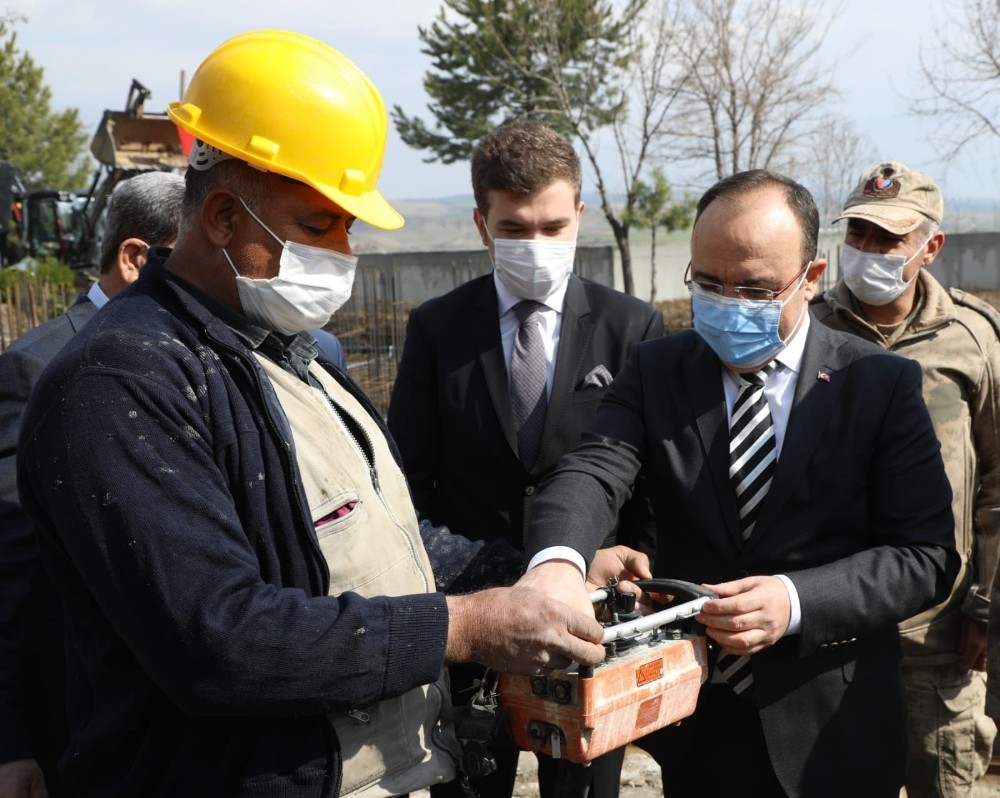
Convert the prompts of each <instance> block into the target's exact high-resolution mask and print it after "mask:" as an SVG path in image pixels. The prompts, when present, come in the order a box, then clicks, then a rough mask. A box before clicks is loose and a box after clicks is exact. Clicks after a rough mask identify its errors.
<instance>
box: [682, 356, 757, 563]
mask: <svg viewBox="0 0 1000 798" xmlns="http://www.w3.org/2000/svg"><path fill="white" fill-rule="evenodd" d="M694 347H695V348H694V352H693V353H692V356H691V357H690V358H688V360H687V363H686V364H685V368H684V372H685V373H684V388H685V390H686V391H687V395H688V399H689V401H690V403H691V412H692V415H693V416H694V419H695V424H696V426H697V428H698V436H699V437H700V438H701V445H702V448H703V450H704V454H705V462H706V463H708V468H709V471H710V473H711V475H712V481H713V483H714V484H715V492H716V496H715V500H716V502H717V504H718V506H719V510H720V511H721V512H722V515H723V517H724V518H725V521H726V534H727V536H728V537H729V538H730V540H731V542H732V543H735V544H736V545H737V546H742V545H743V540H742V537H741V536H740V519H739V513H738V511H737V509H736V495H735V493H734V492H733V486H732V484H731V483H730V481H729V424H728V422H727V419H726V397H725V394H724V393H723V390H722V365H721V364H720V363H719V359H718V358H717V357H716V356H715V353H714V352H713V351H712V350H711V349H710V348H709V347H708V345H707V344H706V343H705V342H704V341H703V340H702V339H701V338H700V337H699V338H698V339H697V341H696V342H695V344H694Z"/></svg>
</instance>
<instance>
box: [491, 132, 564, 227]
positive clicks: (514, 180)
mask: <svg viewBox="0 0 1000 798" xmlns="http://www.w3.org/2000/svg"><path fill="white" fill-rule="evenodd" d="M556 180H565V181H566V182H567V183H569V184H570V185H571V186H572V187H573V193H574V195H575V197H576V201H577V202H579V201H580V187H581V185H582V182H583V181H582V178H581V170H580V159H579V157H578V156H577V154H576V151H575V150H574V149H573V147H572V146H571V145H570V143H569V142H568V141H566V139H565V138H563V137H562V136H561V135H560V134H559V133H557V132H556V131H555V130H553V129H552V128H550V127H549V126H548V125H543V124H541V123H540V122H511V123H510V124H506V125H501V126H500V127H498V128H496V129H495V130H494V131H492V132H491V133H488V134H487V135H485V136H483V137H482V138H481V139H480V140H479V143H478V144H476V147H475V149H474V150H473V151H472V193H473V195H474V196H475V198H476V207H478V208H479V211H480V213H482V214H483V215H486V213H487V211H488V210H489V192H490V191H491V190H494V189H495V190H499V191H509V192H511V193H512V194H522V195H528V194H535V193H536V192H539V191H542V190H543V189H545V188H548V187H549V186H550V185H552V183H554V182H555V181H556Z"/></svg>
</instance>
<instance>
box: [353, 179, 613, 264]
mask: <svg viewBox="0 0 1000 798" xmlns="http://www.w3.org/2000/svg"><path fill="white" fill-rule="evenodd" d="M584 203H585V205H586V208H585V211H584V214H583V221H582V222H581V224H580V239H579V242H580V243H581V244H586V245H594V244H611V243H614V239H613V238H612V236H611V228H610V227H608V223H607V221H606V220H605V218H604V214H602V213H601V208H600V203H599V202H598V200H597V199H596V197H587V196H585V197H584ZM392 204H393V207H394V208H396V210H398V211H399V212H400V213H401V214H403V217H404V218H405V219H406V224H405V225H403V228H402V229H400V230H396V231H394V232H387V231H384V230H376V229H375V228H373V227H369V226H368V225H366V224H364V223H362V222H357V223H356V224H355V225H354V227H353V228H352V230H351V245H352V246H353V247H354V251H355V252H358V253H365V252H438V251H448V250H463V249H478V248H479V247H481V246H482V245H483V244H482V241H480V239H479V233H478V232H477V230H476V226H475V224H473V222H472V209H473V207H474V206H475V200H474V199H473V198H472V194H468V195H459V196H454V197H443V198H439V199H425V200H398V201H396V200H394V201H393V203H392Z"/></svg>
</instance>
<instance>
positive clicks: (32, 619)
mask: <svg viewBox="0 0 1000 798" xmlns="http://www.w3.org/2000/svg"><path fill="white" fill-rule="evenodd" d="M96 312H97V308H96V307H95V305H94V303H93V302H91V301H90V300H89V299H87V298H86V295H82V296H80V297H79V298H77V300H76V302H75V303H74V304H73V306H72V307H70V308H69V310H67V311H66V313H64V314H63V315H61V316H58V317H56V318H54V319H52V320H50V321H47V322H46V323H45V324H42V325H40V326H38V327H36V328H34V329H33V330H30V331H29V332H27V333H25V334H24V335H22V336H21V337H20V338H18V339H17V340H16V341H15V342H14V343H13V344H12V345H11V346H10V347H9V348H8V349H7V350H6V351H4V352H3V353H2V354H0V762H8V761H11V760H14V759H25V758H36V759H38V761H39V763H40V764H41V765H42V768H43V770H44V771H45V780H46V785H47V786H48V788H49V794H50V795H53V796H55V795H58V794H61V791H60V783H59V782H58V780H57V778H56V776H55V772H54V767H55V757H57V756H58V755H59V754H60V753H61V750H59V749H60V748H61V745H62V743H64V742H65V734H66V732H65V709H64V691H65V688H64V682H65V676H64V655H63V642H62V622H61V614H60V611H59V604H58V597H57V596H56V594H55V591H54V589H53V588H52V585H51V584H50V583H49V581H48V578H47V577H46V575H45V572H44V571H43V570H42V569H41V568H40V567H38V551H37V548H36V545H35V538H34V534H33V533H32V531H31V522H30V521H29V520H28V516H27V515H26V514H25V513H24V512H23V511H22V510H21V506H20V503H19V501H18V498H17V472H16V468H15V459H16V454H17V436H18V432H19V431H20V428H21V416H22V414H23V412H24V408H25V405H26V404H27V402H28V396H29V394H30V393H31V389H32V388H33V387H34V385H35V383H36V382H37V381H38V376H39V375H40V374H41V373H42V370H43V369H44V368H45V366H47V365H48V363H49V361H50V360H52V358H53V357H54V356H55V354H56V353H57V352H58V351H59V350H60V349H62V347H63V345H65V343H66V342H67V341H69V339H70V338H72V337H73V336H74V335H75V334H76V333H77V332H78V331H79V330H80V329H81V328H82V327H83V326H84V325H85V324H86V323H87V322H88V321H90V319H91V318H92V317H93V315H94V314H95V313H96Z"/></svg>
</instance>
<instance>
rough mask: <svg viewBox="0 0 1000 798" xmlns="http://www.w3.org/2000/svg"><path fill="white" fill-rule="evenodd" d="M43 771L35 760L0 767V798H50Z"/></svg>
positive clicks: (4, 764)
mask: <svg viewBox="0 0 1000 798" xmlns="http://www.w3.org/2000/svg"><path fill="white" fill-rule="evenodd" d="M48 795H49V793H48V790H46V789H45V778H44V777H43V776H42V769H41V768H40V767H38V763H37V762H35V760H34V759H18V760H16V761H14V762H4V763H3V764H2V765H0V798H48Z"/></svg>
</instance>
